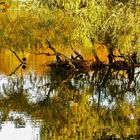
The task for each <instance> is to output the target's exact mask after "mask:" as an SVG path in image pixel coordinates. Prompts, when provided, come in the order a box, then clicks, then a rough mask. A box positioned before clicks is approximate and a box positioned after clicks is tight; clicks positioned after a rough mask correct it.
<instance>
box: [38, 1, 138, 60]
mask: <svg viewBox="0 0 140 140" xmlns="http://www.w3.org/2000/svg"><path fill="white" fill-rule="evenodd" d="M41 3H43V4H44V3H45V4H47V6H48V7H49V8H50V9H51V10H54V9H59V10H61V11H63V12H64V13H65V16H67V17H70V18H73V19H74V20H75V21H76V22H77V28H75V29H74V30H73V31H74V34H73V41H74V42H80V43H81V45H83V46H84V47H89V48H92V47H93V53H94V55H95V56H97V55H96V52H95V50H94V46H95V44H102V45H105V46H106V47H107V49H108V53H109V54H111V55H113V54H112V53H113V51H114V49H118V50H122V51H123V52H124V53H125V54H126V55H128V54H129V55H131V54H132V52H134V51H137V50H139V39H140V38H139V34H140V30H139V29H140V24H139V22H140V18H139V17H140V12H139V11H140V9H139V1H138V0H134V1H130V0H117V1H112V0H96V1H95V0H75V1H70V0H67V1H66V0H50V1H46V0H42V1H41ZM96 58H97V59H98V57H96Z"/></svg>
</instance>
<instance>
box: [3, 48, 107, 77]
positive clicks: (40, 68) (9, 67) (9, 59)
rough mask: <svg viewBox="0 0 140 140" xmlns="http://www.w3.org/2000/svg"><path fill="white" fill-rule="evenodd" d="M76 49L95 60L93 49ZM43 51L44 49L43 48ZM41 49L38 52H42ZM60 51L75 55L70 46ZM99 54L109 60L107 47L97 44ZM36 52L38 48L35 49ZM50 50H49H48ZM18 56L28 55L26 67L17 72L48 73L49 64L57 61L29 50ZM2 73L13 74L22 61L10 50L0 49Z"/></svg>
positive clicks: (69, 55) (58, 49)
mask: <svg viewBox="0 0 140 140" xmlns="http://www.w3.org/2000/svg"><path fill="white" fill-rule="evenodd" d="M75 50H76V51H77V52H79V53H80V54H81V55H82V56H83V57H84V59H85V60H94V57H93V54H92V51H90V52H89V50H87V51H86V50H84V49H81V48H80V47H78V46H77V47H76V48H75ZM41 51H42V50H41ZM41 51H40V50H39V51H37V52H41ZM57 51H58V52H61V53H63V54H65V55H66V56H68V57H69V58H70V57H71V55H74V53H73V51H72V50H71V49H70V48H59V47H58V48H57ZM96 51H97V54H98V55H99V58H100V59H101V61H103V62H107V50H106V48H105V47H101V46H96ZM34 52H36V50H35V51H34ZM47 52H48V50H47ZM49 52H50V50H49ZM50 53H51V52H50ZM16 54H17V55H18V57H19V58H20V59H21V60H22V58H23V57H26V59H27V60H26V69H22V66H21V67H20V68H18V70H17V71H16V74H21V73H25V74H28V72H31V71H33V72H35V73H37V74H39V75H42V74H46V73H47V72H48V71H49V70H50V69H49V67H47V65H48V64H50V63H52V62H53V61H55V57H54V56H46V55H35V54H34V53H29V52H24V53H22V52H16ZM0 62H1V63H0V73H2V74H5V75H9V74H11V73H12V72H13V71H14V70H15V69H16V68H17V67H18V66H19V65H20V64H21V62H20V61H19V60H18V59H17V57H16V56H15V55H14V54H13V53H12V52H11V51H9V50H0Z"/></svg>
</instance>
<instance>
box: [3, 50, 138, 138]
mask: <svg viewBox="0 0 140 140" xmlns="http://www.w3.org/2000/svg"><path fill="white" fill-rule="evenodd" d="M18 56H19V58H21V59H22V58H23V57H26V59H27V60H26V64H25V65H26V68H25V69H23V68H22V65H20V64H21V63H20V61H19V60H17V58H16V57H15V55H13V54H12V53H11V52H3V51H1V57H0V62H1V66H0V99H1V100H0V106H1V107H0V112H1V117H0V121H1V126H0V139H1V140H17V139H20V140H22V139H24V140H46V139H89V140H90V139H105V138H106V139H107V138H109V137H111V135H115V137H118V139H119V138H122V137H123V138H126V137H127V138H128V137H130V135H133V137H134V136H136V138H137V139H139V127H140V124H139V123H140V122H139V118H140V115H139V114H140V82H139V78H140V77H139V74H138V72H139V69H136V70H135V76H134V77H135V78H134V79H133V81H131V82H130V79H128V78H127V77H128V76H127V74H126V72H122V71H120V72H116V71H109V69H108V68H106V69H104V70H101V71H99V70H98V71H90V72H80V71H76V72H70V71H68V70H66V69H63V68H61V69H59V68H58V69H57V68H52V69H50V68H49V67H48V66H47V64H49V63H51V62H52V61H54V58H49V57H46V56H35V55H33V54H28V53H27V54H22V53H21V54H18ZM87 105H88V106H87ZM87 107H88V110H87ZM89 109H90V110H89ZM93 112H94V113H93ZM85 114H87V115H88V114H89V116H86V115H85ZM92 115H93V117H92ZM82 116H83V117H82ZM85 124H86V125H85ZM67 126H68V127H67ZM80 126H81V127H80ZM91 127H92V128H91ZM25 134H26V135H25Z"/></svg>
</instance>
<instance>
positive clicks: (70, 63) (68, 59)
mask: <svg viewBox="0 0 140 140" xmlns="http://www.w3.org/2000/svg"><path fill="white" fill-rule="evenodd" d="M46 43H47V44H48V48H50V49H51V50H52V51H53V53H54V55H55V56H56V57H59V58H60V57H61V58H63V59H64V60H66V61H67V63H68V64H69V65H70V66H71V67H72V68H74V69H75V65H74V64H73V63H72V61H71V59H70V58H68V57H67V56H65V55H64V54H61V53H59V52H57V51H56V49H55V48H53V47H52V45H51V43H50V42H49V41H48V40H47V39H46Z"/></svg>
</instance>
